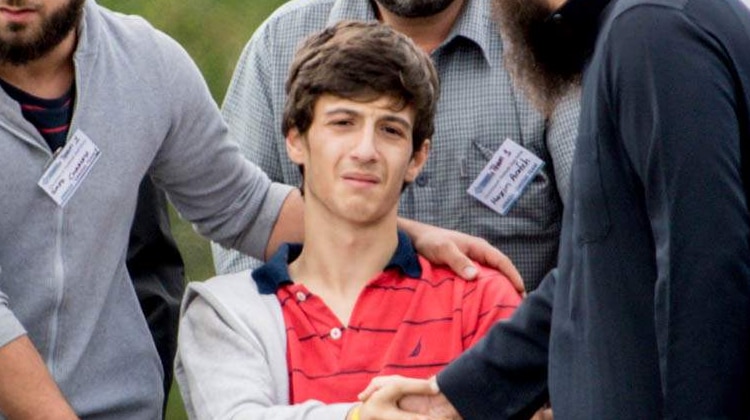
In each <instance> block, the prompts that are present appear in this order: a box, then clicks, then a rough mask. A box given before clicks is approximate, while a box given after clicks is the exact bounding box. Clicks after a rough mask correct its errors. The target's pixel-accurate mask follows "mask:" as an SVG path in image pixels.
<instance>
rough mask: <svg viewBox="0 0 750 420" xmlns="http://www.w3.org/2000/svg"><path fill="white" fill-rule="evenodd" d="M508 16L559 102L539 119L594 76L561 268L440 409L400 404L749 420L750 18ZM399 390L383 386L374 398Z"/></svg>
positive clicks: (583, 4) (618, 10)
mask: <svg viewBox="0 0 750 420" xmlns="http://www.w3.org/2000/svg"><path fill="white" fill-rule="evenodd" d="M495 5H496V6H497V7H496V16H497V17H498V20H499V21H500V23H501V27H502V30H503V32H504V33H505V34H506V38H507V39H508V40H509V41H510V42H511V44H512V49H511V50H512V51H511V53H510V54H511V56H512V57H513V60H514V62H513V64H512V67H513V69H514V70H513V72H514V74H515V75H516V76H517V79H518V81H519V82H520V83H521V84H522V85H523V86H525V87H526V88H527V89H534V88H535V87H539V86H546V87H547V91H545V92H540V91H537V92H536V93H535V97H536V98H537V102H538V103H539V104H542V105H544V104H549V103H550V101H551V102H554V101H556V100H557V99H556V98H557V97H558V93H559V92H561V91H563V90H564V85H565V84H566V83H576V80H578V79H579V78H580V77H579V74H580V73H583V77H582V86H583V91H582V105H581V123H580V134H579V137H578V143H577V149H576V155H575V157H574V161H573V171H572V179H571V197H570V198H571V199H570V201H569V202H568V203H569V205H568V206H566V208H565V215H564V221H563V233H562V238H561V248H560V257H559V263H558V269H557V270H556V272H553V273H552V274H551V275H549V276H547V277H546V278H545V280H544V281H543V282H542V284H541V285H540V287H539V289H537V291H535V292H533V293H531V294H530V295H529V298H528V299H527V300H526V301H525V302H524V303H523V304H522V306H521V307H520V308H519V309H518V311H517V312H516V314H515V315H514V317H513V318H512V320H511V321H510V322H509V323H504V324H498V325H496V326H495V327H494V329H493V330H492V331H491V332H490V334H489V335H488V336H487V337H486V339H485V340H484V341H483V342H480V343H479V344H478V345H477V346H476V347H474V348H473V349H472V350H469V351H468V352H467V353H465V354H464V355H463V356H462V357H460V358H459V359H457V360H456V361H455V362H454V363H452V364H451V365H449V366H448V367H447V368H446V369H445V370H443V371H442V372H441V373H439V374H438V375H437V380H436V382H433V384H432V385H433V391H434V390H435V389H436V388H439V390H441V391H442V393H443V394H440V395H429V396H427V397H409V398H404V399H402V400H401V402H400V406H401V407H410V408H411V409H422V410H427V411H430V410H431V413H432V414H434V415H436V416H438V415H440V416H443V417H451V416H453V417H458V415H459V414H458V413H460V416H463V417H464V418H468V419H501V418H523V417H528V416H529V415H530V414H531V413H533V412H534V410H535V409H536V408H537V407H539V406H540V405H541V404H542V403H543V402H544V401H546V400H547V394H549V398H550V399H551V403H552V409H553V411H554V413H555V418H558V419H594V418H604V419H655V418H747V414H748V409H747V401H746V399H747V395H748V393H750V242H749V241H748V237H750V215H749V214H748V205H749V201H748V197H750V194H749V192H750V168H749V167H748V165H750V154H748V152H749V149H748V147H750V111H749V109H750V54H748V45H750V12H749V11H748V9H747V7H746V6H745V5H744V4H743V3H742V2H741V1H740V0H721V1H716V0H612V1H609V0H569V1H567V2H566V1H552V0H495ZM584 68H585V71H584ZM540 81H543V82H541V83H540ZM399 383H402V381H401V380H398V379H394V378H390V379H386V378H380V379H378V380H376V382H375V383H374V384H373V385H372V386H371V389H370V390H368V392H367V394H371V393H372V391H373V390H374V389H378V391H376V392H386V391H388V389H389V387H393V386H399V385H398V384H399ZM387 384H390V385H387ZM379 387H380V388H379ZM388 392H392V389H391V390H390V391H388ZM363 397H366V395H364V396H363ZM419 404H422V405H421V406H420V405H419ZM455 410H457V412H456V411H455Z"/></svg>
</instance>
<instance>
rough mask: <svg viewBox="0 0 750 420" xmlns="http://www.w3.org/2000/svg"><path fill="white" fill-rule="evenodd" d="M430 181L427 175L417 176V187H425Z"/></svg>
mask: <svg viewBox="0 0 750 420" xmlns="http://www.w3.org/2000/svg"><path fill="white" fill-rule="evenodd" d="M429 181H430V177H428V176H427V175H426V174H419V176H417V185H419V186H420V187H424V186H425V185H427V183H428V182H429Z"/></svg>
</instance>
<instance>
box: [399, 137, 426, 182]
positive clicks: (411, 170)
mask: <svg viewBox="0 0 750 420" xmlns="http://www.w3.org/2000/svg"><path fill="white" fill-rule="evenodd" d="M429 155H430V139H426V140H425V141H424V142H423V143H422V147H420V148H419V150H417V151H415V152H414V154H412V156H411V161H410V162H409V167H408V168H407V169H406V177H404V181H405V182H414V180H415V179H416V178H417V175H419V173H420V172H422V168H423V167H424V164H425V163H427V157H428V156H429Z"/></svg>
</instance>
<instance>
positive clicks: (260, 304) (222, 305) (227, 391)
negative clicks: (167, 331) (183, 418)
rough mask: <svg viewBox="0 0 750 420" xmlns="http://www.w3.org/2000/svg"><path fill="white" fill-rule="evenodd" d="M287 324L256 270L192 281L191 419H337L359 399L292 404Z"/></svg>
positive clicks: (185, 314)
mask: <svg viewBox="0 0 750 420" xmlns="http://www.w3.org/2000/svg"><path fill="white" fill-rule="evenodd" d="M285 334H286V329H285V327H284V321H283V317H282V314H281V307H280V306H279V303H278V301H277V299H276V296H275V295H260V294H258V291H257V288H256V286H255V283H254V282H253V280H252V279H251V277H250V273H249V271H244V272H240V273H236V274H232V275H229V276H221V277H217V278H214V279H211V280H209V281H207V282H206V283H203V284H201V283H192V284H191V285H190V286H189V287H188V291H187V293H186V294H185V298H184V300H183V305H182V316H181V320H180V333H179V338H178V349H177V359H176V362H175V363H176V365H175V376H176V378H177V381H178V384H179V387H180V392H181V393H182V397H183V400H184V402H185V408H186V410H187V412H188V416H189V417H190V418H191V419H263V420H317V419H320V420H324V419H325V420H335V419H342V420H343V419H345V418H346V413H347V412H348V411H349V409H350V408H351V407H352V405H353V404H351V403H346V404H330V405H326V404H323V403H321V402H319V401H307V402H305V403H303V404H296V405H289V397H288V396H289V384H288V375H287V367H286V335H285Z"/></svg>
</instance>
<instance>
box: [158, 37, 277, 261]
mask: <svg viewBox="0 0 750 420" xmlns="http://www.w3.org/2000/svg"><path fill="white" fill-rule="evenodd" d="M163 42H165V43H173V44H174V41H172V40H170V39H167V38H166V37H164V40H163ZM160 57H163V58H162V59H163V61H164V62H162V63H158V64H159V65H157V66H156V69H157V71H164V72H165V75H164V76H163V77H162V80H167V81H169V82H168V83H167V85H166V86H164V88H163V89H164V94H163V95H162V96H163V97H162V98H160V100H162V101H163V103H164V107H165V108H166V109H168V112H169V113H170V121H171V126H170V128H169V130H168V132H166V133H165V139H164V141H163V142H162V144H161V147H160V149H159V150H158V152H157V154H156V157H155V159H154V161H153V164H152V165H151V169H150V175H151V176H152V179H153V180H154V182H155V183H156V184H157V185H158V186H159V187H161V188H163V189H164V190H165V191H166V192H167V194H168V196H169V199H170V201H171V202H172V203H173V204H174V205H175V207H176V208H177V210H178V211H179V212H180V215H181V216H182V217H184V218H186V219H187V220H189V221H190V222H192V223H193V224H194V225H195V228H196V230H197V231H198V232H199V233H201V234H202V235H204V236H206V237H208V238H210V239H212V240H214V241H216V242H218V243H220V244H222V246H225V247H227V248H234V249H237V250H240V251H242V252H244V253H247V254H250V255H253V256H255V257H258V258H262V257H263V256H264V254H265V248H266V245H267V243H268V238H269V236H270V234H271V231H272V229H273V226H274V224H275V222H276V218H277V217H278V214H279V211H280V209H281V207H282V204H283V202H284V200H285V198H286V197H287V195H288V194H289V192H290V191H291V189H292V188H291V187H289V186H286V185H283V184H278V183H272V182H271V180H270V179H269V178H268V177H267V176H266V174H265V173H264V172H263V171H262V170H261V169H260V168H258V167H257V166H256V165H255V164H253V163H251V162H250V161H248V160H247V159H245V158H244V157H243V156H242V154H241V153H240V151H239V149H238V147H237V146H236V145H235V144H233V143H231V142H230V141H229V139H228V130H227V126H226V124H224V121H223V119H222V117H221V114H220V112H219V108H218V107H217V105H216V102H214V100H213V98H212V97H211V93H210V92H209V90H208V87H207V86H206V83H205V81H204V80H203V78H202V76H201V74H200V72H199V71H198V68H197V67H196V66H195V63H193V61H192V60H191V59H190V57H189V56H188V55H187V53H185V51H184V50H183V49H182V47H180V46H179V45H176V44H175V45H174V47H173V48H164V49H163V54H161V55H160Z"/></svg>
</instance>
